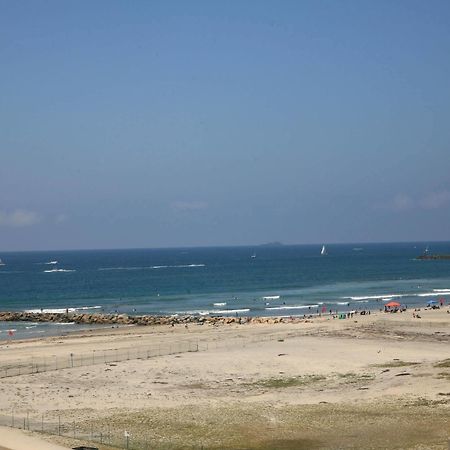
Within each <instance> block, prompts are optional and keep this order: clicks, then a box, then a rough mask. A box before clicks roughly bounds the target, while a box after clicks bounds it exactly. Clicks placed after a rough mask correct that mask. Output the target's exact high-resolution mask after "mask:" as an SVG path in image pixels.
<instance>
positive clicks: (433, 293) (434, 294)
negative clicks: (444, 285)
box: [417, 292, 450, 297]
mask: <svg viewBox="0 0 450 450" xmlns="http://www.w3.org/2000/svg"><path fill="white" fill-rule="evenodd" d="M446 294H447V295H448V294H450V292H424V293H422V294H417V297H439V296H440V295H446Z"/></svg>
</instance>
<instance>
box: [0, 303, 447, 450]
mask: <svg viewBox="0 0 450 450" xmlns="http://www.w3.org/2000/svg"><path fill="white" fill-rule="evenodd" d="M447 310H448V308H443V309H436V310H431V309H430V310H424V309H422V310H421V311H420V316H421V318H420V319H417V318H414V317H413V312H412V311H408V312H404V313H396V314H387V313H381V312H377V313H374V314H371V315H355V316H354V317H353V318H349V319H344V320H338V319H332V318H330V316H324V317H317V318H315V319H313V320H309V321H302V322H300V323H273V324H244V325H237V324H232V325H220V326H211V325H190V326H188V327H187V328H186V327H184V326H182V325H177V326H175V327H170V326H167V327H166V326H157V327H137V326H134V327H124V328H110V329H103V330H96V331H89V332H86V331H83V332H81V333H77V334H74V335H70V336H66V337H51V338H44V339H37V340H29V341H22V342H19V341H17V342H14V341H13V342H3V343H2V344H1V345H0V365H1V367H4V366H9V367H13V366H17V365H20V364H23V363H26V362H29V361H30V360H31V359H33V360H34V361H38V360H40V359H42V358H44V357H47V358H50V357H68V355H70V354H72V355H77V354H81V353H83V354H87V353H89V352H102V351H103V352H105V351H111V350H116V351H119V350H123V351H126V349H129V348H133V349H139V348H142V349H144V348H148V346H160V347H161V346H162V347H164V346H165V348H167V347H168V346H170V345H173V346H176V345H179V343H180V342H191V343H192V342H197V343H198V344H199V345H198V349H199V351H190V352H186V351H184V352H180V353H177V354H168V355H164V354H163V355H161V356H154V357H150V358H141V359H130V360H128V361H121V362H107V363H103V364H95V365H92V364H89V363H88V362H87V361H86V362H85V363H84V365H83V366H82V367H73V368H68V369H62V370H52V371H47V372H42V373H36V374H32V375H20V376H13V377H6V378H2V379H0V414H2V416H3V422H2V423H3V424H6V425H7V424H9V422H10V421H11V417H12V415H14V420H15V421H16V423H17V422H18V421H22V420H24V417H25V416H27V417H28V419H27V420H28V422H27V424H28V425H29V423H30V422H31V426H28V428H30V429H39V423H41V424H42V429H44V431H45V429H46V427H47V424H55V423H57V422H58V421H60V423H61V424H62V425H61V428H62V429H63V430H66V431H67V430H70V429H71V427H73V429H74V435H77V433H78V431H80V432H81V431H84V432H85V433H86V435H89V433H91V435H95V434H96V433H100V432H101V433H103V434H104V435H105V436H106V435H109V436H111V435H113V434H114V435H117V439H119V440H120V439H121V436H124V433H125V431H127V432H128V433H130V439H131V441H130V445H131V444H133V445H135V446H136V447H131V446H130V448H145V446H146V445H148V446H149V448H150V445H152V447H151V448H163V446H164V445H165V446H166V447H164V448H201V446H203V448H211V449H212V448H227V449H234V448H242V449H243V448H248V449H257V448H258V449H269V448H273V449H301V448H305V449H306V448H399V449H400V448H411V449H425V448H427V449H446V448H447V439H448V438H449V437H450V346H449V343H450V314H449V313H447ZM8 421H9V422H8ZM33 424H34V425H33ZM26 427H27V426H26ZM75 431H76V432H75ZM53 432H54V431H53ZM65 434H66V435H67V434H68V435H70V432H69V433H65ZM103 434H102V436H103ZM46 439H50V440H52V441H53V442H54V443H55V444H60V445H65V446H68V447H69V448H70V446H74V445H75V444H76V443H78V442H79V441H77V440H74V439H73V438H72V439H71V438H70V437H64V436H50V435H46ZM111 442H112V441H111ZM0 445H3V446H5V447H6V448H10V447H8V445H7V444H6V443H5V442H3V441H2V437H1V436H0ZM78 445H79V444H78ZM96 446H98V447H99V448H101V449H109V448H112V447H109V446H108V445H103V444H96ZM11 448H12V447H11ZM12 450H14V448H12Z"/></svg>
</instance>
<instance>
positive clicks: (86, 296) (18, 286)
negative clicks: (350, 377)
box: [0, 242, 450, 337]
mask: <svg viewBox="0 0 450 450" xmlns="http://www.w3.org/2000/svg"><path fill="white" fill-rule="evenodd" d="M425 248H426V244H425V243H389V244H345V245H344V244H342V245H338V244H335V245H327V252H328V254H327V255H326V256H321V255H320V250H321V246H319V245H296V246H290V245H289V246H285V245H279V246H278V245H274V246H269V245H268V246H256V247H217V248H184V249H183V248H177V249H130V250H85V251H51V252H16V253H4V254H2V260H3V262H4V264H5V265H3V266H1V267H0V305H1V308H0V309H1V310H25V311H41V310H43V311H54V312H65V311H66V308H67V309H69V311H71V312H75V311H79V312H81V311H85V312H104V313H115V312H118V313H127V314H156V315H172V314H180V315H181V314H196V315H205V314H216V315H236V314H238V315H242V316H246V315H249V316H255V315H259V316H270V315H277V316H282V315H285V316H286V315H287V316H290V315H292V316H295V315H303V314H310V313H316V312H317V310H322V308H323V307H325V308H326V310H327V311H329V310H330V309H331V310H333V311H334V310H337V311H348V310H353V309H378V308H380V307H382V305H383V303H384V302H386V301H388V300H391V299H396V300H397V301H399V302H400V303H402V304H406V305H408V306H414V307H416V306H424V305H425V304H426V302H427V301H429V300H430V299H435V300H438V299H439V298H441V297H444V298H450V261H448V260H437V261H428V260H427V261H421V260H417V259H415V258H416V257H417V256H418V255H420V254H421V253H422V252H423V251H424V249H425ZM430 252H431V253H450V243H449V242H442V243H433V244H432V245H431V246H430ZM56 261H57V264H55V262H56ZM26 326H27V327H28V328H25V327H26ZM15 327H16V328H15V329H16V330H17V332H18V334H19V335H20V336H22V337H24V336H26V335H27V334H28V335H34V334H35V333H37V332H43V331H44V332H45V333H49V330H54V329H55V327H54V326H53V327H52V326H51V325H49V324H46V325H39V324H33V325H31V328H30V324H15ZM17 327H19V328H17ZM8 328H11V326H10V325H8V324H1V328H0V330H1V331H2V332H3V333H5V330H6V329H8ZM66 329H70V326H67V325H60V328H59V329H58V332H61V331H62V330H66ZM0 336H1V334H0Z"/></svg>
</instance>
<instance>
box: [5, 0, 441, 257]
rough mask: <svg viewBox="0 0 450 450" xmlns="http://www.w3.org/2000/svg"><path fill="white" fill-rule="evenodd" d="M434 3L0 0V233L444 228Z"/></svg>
mask: <svg viewBox="0 0 450 450" xmlns="http://www.w3.org/2000/svg"><path fill="white" fill-rule="evenodd" d="M449 55H450V3H449V2H448V1H446V0H445V1H438V0H431V1H427V2H424V1H415V0H396V1H391V0H390V1H383V0H379V1H378V0H377V1H373V0H372V1H366V0H354V1H350V0H342V1H335V0H333V1H324V0H311V1H308V0H303V1H290V0H283V1H262V0H261V1H257V0H254V1H250V0H243V1H239V2H237V1H236V2H219V1H206V0H205V1H199V0H198V1H196V0H192V1H189V2H186V1H176V0H173V1H138V0H136V1H133V2H128V1H125V0H123V1H115V0H108V1H106V0H105V1H100V0H89V1H88V0H80V1H77V2H71V1H61V0H55V1H42V0H33V1H31V0H30V1H24V0H20V1H9V0H0V69H1V70H0V251H10V250H11V251H12V250H39V249H52V250H53V249H54V250H56V249H84V248H94V249H96V248H131V247H132V248H141V247H143V248H151V247H178V246H215V245H217V246H219V245H256V244H259V243H265V242H271V241H281V242H283V243H285V244H302V243H305V244H307V243H333V242H392V241H433V240H450V227H449V222H450V57H449Z"/></svg>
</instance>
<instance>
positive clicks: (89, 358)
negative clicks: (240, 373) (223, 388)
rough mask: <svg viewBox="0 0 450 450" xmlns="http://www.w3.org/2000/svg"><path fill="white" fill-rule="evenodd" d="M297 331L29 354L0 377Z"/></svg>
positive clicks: (6, 364)
mask: <svg viewBox="0 0 450 450" xmlns="http://www.w3.org/2000/svg"><path fill="white" fill-rule="evenodd" d="M294 335H297V333H293V332H290V333H287V334H286V333H276V334H261V335H256V336H254V335H253V336H248V337H244V336H240V337H234V338H230V337H228V338H227V339H224V340H220V339H219V340H210V341H206V340H179V341H176V342H166V343H160V344H158V345H152V346H141V345H139V346H135V347H125V348H117V349H108V350H92V351H91V352H85V353H69V354H66V355H63V356H57V355H54V356H44V357H40V358H39V357H31V358H30V359H29V360H28V361H23V360H20V361H9V362H4V363H2V365H1V366H0V378H5V377H14V376H18V375H30V374H34V373H41V372H49V371H54V370H61V369H70V368H74V367H84V366H91V365H96V364H108V363H115V362H120V361H127V360H132V359H149V358H154V357H157V356H164V355H173V354H178V353H186V352H198V351H206V350H210V349H214V348H215V349H217V348H238V347H245V346H246V345H248V344H251V343H256V342H263V341H268V340H274V339H277V338H279V337H280V336H281V337H283V338H284V337H288V336H294Z"/></svg>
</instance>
